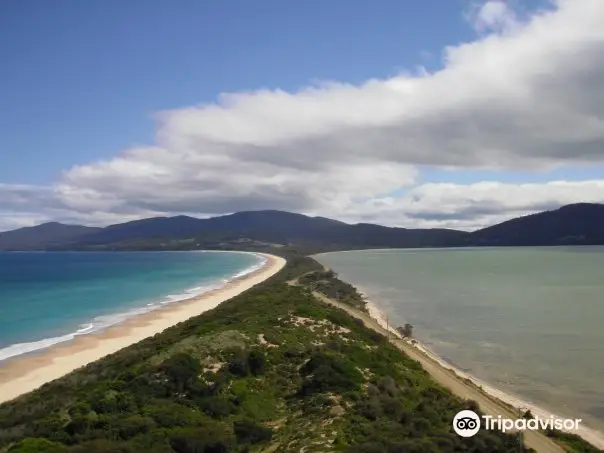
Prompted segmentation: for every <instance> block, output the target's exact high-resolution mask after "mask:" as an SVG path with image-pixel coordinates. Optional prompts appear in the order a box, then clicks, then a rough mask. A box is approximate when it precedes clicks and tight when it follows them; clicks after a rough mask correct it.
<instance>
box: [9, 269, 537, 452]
mask: <svg viewBox="0 0 604 453" xmlns="http://www.w3.org/2000/svg"><path fill="white" fill-rule="evenodd" d="M317 269H319V265H318V263H316V262H315V261H313V260H312V259H310V258H296V259H293V260H290V262H289V263H288V265H287V266H286V267H285V268H284V269H283V270H282V271H281V272H280V273H279V274H278V275H276V276H275V277H273V278H272V279H270V280H269V281H267V282H265V283H263V284H261V285H258V286H256V287H254V288H253V289H251V290H249V291H247V292H245V293H243V294H241V295H239V296H237V297H235V298H233V299H231V300H229V301H227V302H225V303H223V304H221V305H220V306H219V307H217V308H216V309H214V310H212V311H210V312H207V313H205V314H203V315H201V316H198V317H196V318H192V319H190V320H188V321H186V322H184V323H181V324H179V325H177V326H175V327H172V328H170V329H168V330H166V331H164V332H163V333H162V334H159V335H156V336H155V337H153V338H149V339H147V340H144V341H142V342H140V343H138V344H136V345H133V346H131V347H128V348H126V349H124V350H122V351H120V352H118V353H116V354H113V355H111V356H108V357H107V358H105V359H102V360H100V361H98V362H95V363H92V364H90V365H88V366H86V367H84V368H82V369H80V370H77V371H75V372H73V373H71V374H69V375H67V376H65V377H64V378H61V379H59V380H56V381H54V382H52V383H50V384H47V385H45V386H44V387H42V388H41V389H39V390H37V391H35V392H33V393H31V394H28V395H24V396H22V397H20V398H18V399H17V400H14V401H13V402H10V403H5V404H3V405H0V452H3V453H4V452H7V451H10V452H11V453H34V452H35V453H43V452H45V453H51V452H52V453H139V452H140V453H200V452H201V453H203V452H207V453H210V452H224V453H226V452H290V451H291V452H299V451H304V452H306V453H311V452H329V451H342V452H350V453H353V452H356V453H361V452H367V453H369V452H380V453H387V452H388V453H397V452H401V453H402V452H418V453H419V452H421V453H431V452H432V453H434V452H456V451H458V452H462V451H463V452H467V453H471V452H484V453H497V452H519V451H526V450H524V449H523V447H522V446H521V445H520V444H519V439H518V438H517V437H516V436H515V435H510V434H502V433H500V432H497V431H485V430H482V431H480V432H479V433H478V434H477V435H476V436H474V437H472V438H462V437H460V436H458V435H457V434H455V433H454V432H453V430H452V424H451V420H452V419H453V417H454V415H455V414H456V413H457V412H458V411H459V410H461V409H463V408H474V409H476V407H475V404H473V403H472V402H463V401H462V400H460V399H458V398H457V397H454V396H453V395H452V394H451V393H449V391H447V390H445V389H443V388H441V387H440V386H439V385H437V384H436V383H435V382H434V381H433V380H432V379H431V378H430V377H429V376H428V375H427V373H426V372H425V371H424V370H423V369H422V368H421V366H420V365H419V364H418V363H417V362H415V361H413V360H410V359H409V358H408V357H407V356H405V355H404V354H403V353H402V352H400V351H399V350H398V349H396V348H395V347H394V346H392V345H391V344H390V343H389V342H388V341H387V339H386V338H385V337H383V336H382V335H380V334H378V333H376V332H375V331H373V330H369V329H368V328H366V327H364V326H363V324H362V323H359V322H357V321H355V319H354V318H352V317H350V316H349V315H347V314H346V313H345V312H343V311H340V310H338V309H335V308H331V307H329V306H327V305H325V304H322V303H321V302H319V301H317V300H316V299H315V298H314V297H313V296H312V295H311V293H310V291H309V290H308V288H305V287H294V286H291V285H289V284H288V283H287V281H288V280H290V279H292V278H294V277H296V276H299V275H301V274H304V273H306V272H308V271H310V270H317ZM329 278H333V276H329V275H327V274H326V275H325V276H324V279H329ZM326 284H327V283H326ZM348 292H350V291H348ZM348 299H350V295H349V294H348V295H347V296H346V299H343V300H348ZM354 299H355V298H352V299H351V300H354Z"/></svg>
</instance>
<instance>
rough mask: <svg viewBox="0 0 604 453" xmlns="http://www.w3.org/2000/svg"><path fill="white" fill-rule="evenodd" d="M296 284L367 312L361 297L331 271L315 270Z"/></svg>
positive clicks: (304, 275) (353, 288) (303, 276)
mask: <svg viewBox="0 0 604 453" xmlns="http://www.w3.org/2000/svg"><path fill="white" fill-rule="evenodd" d="M298 283H300V284H301V285H304V286H307V287H309V288H311V289H312V290H313V291H317V292H319V293H321V294H324V295H325V296H327V297H329V298H331V299H334V300H337V301H340V302H343V303H345V304H348V305H351V306H353V307H354V308H357V309H359V310H362V311H365V312H366V311H367V308H366V307H365V305H366V303H365V300H364V299H363V296H361V294H360V293H359V292H358V291H357V289H356V288H355V287H354V286H352V285H351V284H350V283H347V282H344V281H342V280H340V279H339V278H338V275H337V274H336V273H335V272H334V271H332V270H331V269H328V270H325V269H322V268H321V270H316V271H314V272H308V273H306V274H303V275H302V276H301V277H300V278H299V279H298Z"/></svg>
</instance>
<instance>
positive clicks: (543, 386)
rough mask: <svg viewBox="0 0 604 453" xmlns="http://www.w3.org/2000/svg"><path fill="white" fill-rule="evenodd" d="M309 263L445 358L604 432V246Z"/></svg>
mask: <svg viewBox="0 0 604 453" xmlns="http://www.w3.org/2000/svg"><path fill="white" fill-rule="evenodd" d="M317 259H318V260H319V261H320V262H321V263H323V264H325V265H327V266H329V267H331V268H333V269H334V270H335V271H336V272H338V273H339V274H340V277H341V278H343V279H344V280H346V281H349V282H351V283H353V284H355V285H356V286H357V287H359V288H360V289H361V290H362V291H363V292H365V293H366V294H367V296H368V297H369V298H370V299H371V300H372V301H373V302H374V303H375V304H376V305H377V306H378V308H380V309H381V310H382V311H383V312H384V313H385V314H387V315H388V316H389V318H390V322H391V324H393V325H402V324H403V323H405V322H409V323H411V324H412V325H413V326H414V335H415V336H416V337H417V338H418V339H419V340H420V341H422V342H423V343H424V344H426V345H427V346H428V347H429V348H431V349H432V350H433V351H434V352H435V353H437V354H438V355H439V356H441V357H442V358H443V359H445V360H446V361H448V362H449V363H451V364H452V365H454V366H456V367H457V368H459V369H462V370H463V371H466V372H469V373H470V374H472V375H474V376H476V377H477V378H479V379H481V380H483V381H486V382H487V383H489V384H490V385H492V386H493V387H495V388H498V389H500V390H503V391H504V392H506V393H508V394H511V395H514V396H517V397H520V398H521V399H522V400H524V401H527V402H529V403H533V404H535V405H537V406H540V407H542V408H544V409H546V410H549V411H551V412H553V413H555V414H558V415H560V416H566V417H577V416H578V417H580V418H582V419H583V420H584V422H585V423H586V424H587V425H588V426H591V427H592V428H596V429H599V430H600V431H604V247H572V248H568V247H567V248H564V247H558V248H556V247H552V248H501V249H494V248H490V249H487V248H485V249H448V250H435V249H432V250H417V249H416V250H382V251H355V252H342V253H330V254H324V255H319V256H317Z"/></svg>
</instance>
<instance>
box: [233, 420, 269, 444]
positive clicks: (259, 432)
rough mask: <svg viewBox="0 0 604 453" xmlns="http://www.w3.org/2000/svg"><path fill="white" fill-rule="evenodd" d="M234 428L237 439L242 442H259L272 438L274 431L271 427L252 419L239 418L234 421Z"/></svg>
mask: <svg viewBox="0 0 604 453" xmlns="http://www.w3.org/2000/svg"><path fill="white" fill-rule="evenodd" d="M233 430H234V431H235V436H237V441H238V442H241V443H250V444H257V443H260V442H265V441H268V440H271V439H272V437H273V432H272V430H271V429H270V428H266V427H264V426H262V425H258V424H256V423H254V422H253V421H251V420H238V421H236V422H234V423H233Z"/></svg>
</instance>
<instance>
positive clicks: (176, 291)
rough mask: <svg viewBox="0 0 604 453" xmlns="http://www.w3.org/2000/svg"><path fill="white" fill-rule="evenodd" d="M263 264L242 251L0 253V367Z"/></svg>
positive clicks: (214, 285)
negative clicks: (3, 362) (10, 360)
mask: <svg viewBox="0 0 604 453" xmlns="http://www.w3.org/2000/svg"><path fill="white" fill-rule="evenodd" d="M263 262H264V258H263V257H261V256H257V255H251V254H244V253H213V252H106V253H103V252H62V253H0V361H1V360H4V359H7V358H10V357H14V356H17V355H19V354H23V353H27V352H32V351H36V350H39V349H42V348H44V347H48V346H51V345H52V344H56V343H60V342H63V341H68V340H70V339H73V338H74V336H76V335H83V334H86V333H91V332H95V331H98V330H101V329H103V328H106V327H108V326H110V325H114V324H116V323H119V322H120V321H123V320H125V319H127V318H129V317H131V316H135V315H137V314H141V313H145V312H148V311H150V310H154V309H157V308H159V307H161V306H162V305H165V304H169V303H177V302H178V301H181V300H183V299H186V298H189V297H192V296H194V295H196V294H201V293H203V292H205V291H208V290H211V289H214V288H217V287H220V286H222V285H224V284H225V283H226V282H227V281H228V280H230V279H232V278H234V277H236V276H240V275H243V274H245V273H248V272H251V271H253V270H254V269H256V268H258V267H259V266H260V265H261V264H262V263H263Z"/></svg>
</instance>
